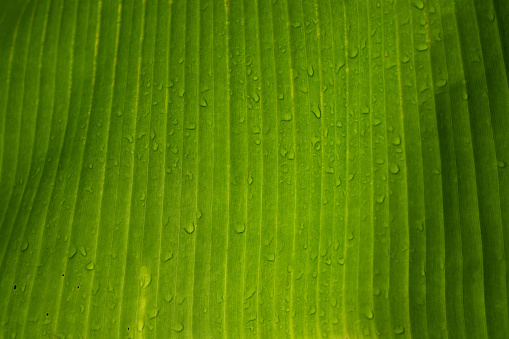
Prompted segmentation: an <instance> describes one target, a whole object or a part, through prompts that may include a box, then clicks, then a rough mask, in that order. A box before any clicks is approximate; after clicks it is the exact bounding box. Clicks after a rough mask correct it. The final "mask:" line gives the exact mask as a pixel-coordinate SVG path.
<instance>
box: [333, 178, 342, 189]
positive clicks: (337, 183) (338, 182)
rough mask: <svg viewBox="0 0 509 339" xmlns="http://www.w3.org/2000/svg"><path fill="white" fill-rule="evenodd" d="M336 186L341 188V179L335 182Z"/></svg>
mask: <svg viewBox="0 0 509 339" xmlns="http://www.w3.org/2000/svg"><path fill="white" fill-rule="evenodd" d="M334 186H336V187H339V186H341V179H339V178H338V179H336V182H334Z"/></svg>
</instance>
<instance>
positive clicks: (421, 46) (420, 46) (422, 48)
mask: <svg viewBox="0 0 509 339" xmlns="http://www.w3.org/2000/svg"><path fill="white" fill-rule="evenodd" d="M416 48H417V50H418V51H420V52H424V51H427V50H428V44H425V43H420V44H418V45H417V47H416Z"/></svg>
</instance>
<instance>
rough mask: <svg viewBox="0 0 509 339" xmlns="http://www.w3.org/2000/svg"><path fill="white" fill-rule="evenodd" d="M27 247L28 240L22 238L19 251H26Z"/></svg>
mask: <svg viewBox="0 0 509 339" xmlns="http://www.w3.org/2000/svg"><path fill="white" fill-rule="evenodd" d="M27 248H28V241H26V240H23V243H22V244H21V251H26V249H27Z"/></svg>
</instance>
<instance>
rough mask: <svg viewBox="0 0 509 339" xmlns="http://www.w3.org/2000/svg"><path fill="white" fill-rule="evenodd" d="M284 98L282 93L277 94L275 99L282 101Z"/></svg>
mask: <svg viewBox="0 0 509 339" xmlns="http://www.w3.org/2000/svg"><path fill="white" fill-rule="evenodd" d="M284 97H285V95H284V94H283V93H279V94H278V95H277V98H278V99H279V100H283V99H284Z"/></svg>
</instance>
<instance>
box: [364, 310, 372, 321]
mask: <svg viewBox="0 0 509 339" xmlns="http://www.w3.org/2000/svg"><path fill="white" fill-rule="evenodd" d="M364 316H365V317H366V318H368V319H369V320H371V319H373V311H372V310H369V311H367V312H366V313H364Z"/></svg>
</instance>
